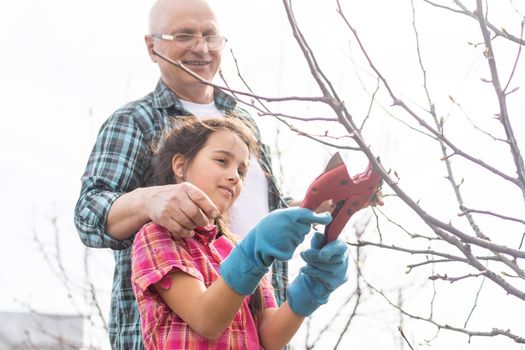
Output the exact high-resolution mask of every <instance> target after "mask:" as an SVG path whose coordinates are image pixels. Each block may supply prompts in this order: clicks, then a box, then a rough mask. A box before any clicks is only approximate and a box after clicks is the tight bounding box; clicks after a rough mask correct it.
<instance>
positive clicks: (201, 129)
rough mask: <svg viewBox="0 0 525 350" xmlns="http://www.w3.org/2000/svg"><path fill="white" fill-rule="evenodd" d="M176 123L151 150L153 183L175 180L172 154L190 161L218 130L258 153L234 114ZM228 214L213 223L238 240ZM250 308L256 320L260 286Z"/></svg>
mask: <svg viewBox="0 0 525 350" xmlns="http://www.w3.org/2000/svg"><path fill="white" fill-rule="evenodd" d="M177 123H178V124H177V126H176V127H175V128H174V129H172V130H171V131H169V132H167V133H166V134H165V135H164V136H163V137H162V138H161V141H160V142H159V145H158V146H157V147H156V149H154V151H153V155H154V158H153V164H154V177H155V184H156V185H168V184H174V183H176V182H177V180H176V177H175V173H174V172H173V169H172V159H173V157H174V156H175V155H177V154H180V155H182V156H184V159H186V161H187V164H188V165H189V164H191V162H192V161H193V159H194V158H195V157H196V155H197V153H199V151H200V150H201V149H202V148H203V147H204V146H205V145H206V142H207V141H208V139H209V137H210V136H211V135H212V134H213V133H215V132H217V131H219V130H229V131H231V132H233V133H234V134H236V135H237V136H239V138H240V139H241V140H242V141H243V142H244V143H245V144H246V146H248V150H249V152H250V154H251V155H255V156H258V155H259V154H258V149H259V148H258V145H257V142H256V140H255V138H254V137H253V134H252V132H251V130H250V128H249V126H248V125H247V124H245V123H244V122H243V121H242V120H240V119H238V118H235V117H228V118H213V119H206V120H199V119H197V118H195V117H177ZM227 220H228V219H227V218H225V217H223V216H220V217H219V218H217V219H216V221H215V224H216V225H217V226H218V229H219V232H220V234H222V235H224V236H225V237H227V238H228V239H229V240H230V241H232V242H233V243H235V244H237V240H236V239H235V238H234V235H233V234H232V233H231V232H230V230H229V229H228V226H227V223H228V222H227ZM249 307H250V312H251V313H252V315H253V318H254V319H255V322H256V323H257V322H258V321H259V320H260V317H261V315H262V310H263V300H262V291H261V287H260V286H259V287H258V288H257V289H256V290H255V292H254V293H253V295H252V297H251V300H250V304H249Z"/></svg>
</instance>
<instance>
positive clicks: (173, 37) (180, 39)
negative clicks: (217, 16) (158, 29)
mask: <svg viewBox="0 0 525 350" xmlns="http://www.w3.org/2000/svg"><path fill="white" fill-rule="evenodd" d="M151 36H152V37H154V38H157V39H161V40H169V41H172V42H173V43H175V44H176V45H177V46H179V47H181V48H193V47H195V45H197V43H198V42H199V40H202V41H203V42H204V43H205V44H206V46H207V47H208V50H212V51H215V50H222V49H223V48H224V46H225V45H226V42H227V41H228V39H226V38H225V37H223V36H220V35H197V34H187V33H180V34H158V33H152V34H151Z"/></svg>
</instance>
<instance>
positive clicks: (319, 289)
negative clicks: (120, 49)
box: [259, 232, 348, 349]
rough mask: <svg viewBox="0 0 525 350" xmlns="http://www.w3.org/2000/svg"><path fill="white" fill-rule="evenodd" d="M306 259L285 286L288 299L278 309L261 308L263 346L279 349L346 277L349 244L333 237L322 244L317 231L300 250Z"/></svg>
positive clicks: (322, 239) (322, 241) (260, 331)
mask: <svg viewBox="0 0 525 350" xmlns="http://www.w3.org/2000/svg"><path fill="white" fill-rule="evenodd" d="M301 257H302V258H303V260H304V261H306V266H304V267H302V268H301V270H300V271H299V275H298V276H297V277H296V279H295V280H294V281H293V282H292V283H291V284H290V285H289V286H288V300H287V301H286V303H284V304H283V305H282V306H281V307H280V308H279V309H278V310H275V309H273V310H274V311H272V310H268V312H264V313H263V315H262V318H261V321H260V324H259V337H260V340H261V344H262V345H263V347H264V348H265V349H281V348H282V347H283V346H285V345H286V344H287V343H288V341H289V340H290V339H292V337H293V336H294V334H295V333H296V332H297V330H298V329H299V327H300V326H301V323H302V322H303V320H304V317H307V316H310V315H311V314H312V313H313V312H314V311H315V310H316V309H317V308H318V307H319V306H321V305H322V304H325V303H326V302H327V301H328V297H329V296H330V294H331V293H332V292H333V291H334V290H335V289H336V288H337V287H339V286H340V285H342V284H343V283H344V282H345V281H346V280H347V278H348V277H347V271H348V248H347V246H346V244H345V243H344V242H343V241H340V240H335V241H332V242H330V243H328V244H327V245H324V235H322V234H320V233H319V232H316V233H315V235H314V236H313V238H312V243H311V249H308V250H306V251H304V252H302V253H301Z"/></svg>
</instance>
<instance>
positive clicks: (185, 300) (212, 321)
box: [155, 271, 244, 339]
mask: <svg viewBox="0 0 525 350" xmlns="http://www.w3.org/2000/svg"><path fill="white" fill-rule="evenodd" d="M170 276H171V278H172V283H171V285H170V287H169V288H168V289H165V288H163V287H162V286H161V283H162V282H158V283H156V284H155V289H156V291H157V293H159V295H160V297H161V298H162V300H164V302H165V303H166V304H167V305H168V306H169V307H170V309H171V310H173V312H175V313H176V314H177V315H178V316H179V317H180V318H182V319H183V320H184V322H186V323H187V324H188V325H189V326H190V327H191V328H192V329H193V330H194V331H195V332H197V333H198V334H200V335H201V336H203V337H205V338H207V339H217V338H218V337H219V336H220V335H221V334H222V333H223V332H224V330H225V329H226V327H228V326H229V325H230V323H231V321H232V320H233V317H234V316H235V314H236V313H237V311H238V310H239V308H240V307H241V304H242V301H243V299H244V295H241V294H238V293H236V292H235V291H234V290H233V289H231V288H230V287H229V286H228V285H227V284H226V283H225V282H224V280H223V279H222V277H219V278H218V279H217V280H216V281H215V282H213V284H212V285H211V286H210V287H209V288H206V286H205V285H204V283H203V282H202V281H200V280H198V279H197V278H195V277H192V276H190V275H188V274H186V273H184V272H180V271H177V272H170Z"/></svg>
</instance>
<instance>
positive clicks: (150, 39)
mask: <svg viewBox="0 0 525 350" xmlns="http://www.w3.org/2000/svg"><path fill="white" fill-rule="evenodd" d="M144 42H145V43H146V48H147V49H148V55H149V58H150V59H151V60H152V61H153V62H155V63H157V62H158V59H159V58H158V56H157V55H155V54H154V53H153V48H154V47H153V37H152V36H151V35H150V34H146V35H144Z"/></svg>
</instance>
